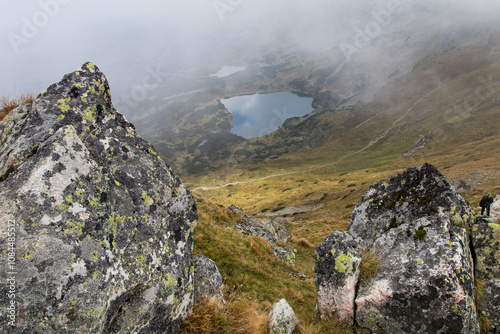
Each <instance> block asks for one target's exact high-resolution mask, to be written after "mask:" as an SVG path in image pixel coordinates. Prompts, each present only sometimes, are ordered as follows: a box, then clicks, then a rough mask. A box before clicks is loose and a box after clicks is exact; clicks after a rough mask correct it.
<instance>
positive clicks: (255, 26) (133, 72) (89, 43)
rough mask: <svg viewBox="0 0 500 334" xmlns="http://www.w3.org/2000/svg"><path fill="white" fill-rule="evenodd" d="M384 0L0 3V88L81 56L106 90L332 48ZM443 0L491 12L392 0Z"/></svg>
mask: <svg viewBox="0 0 500 334" xmlns="http://www.w3.org/2000/svg"><path fill="white" fill-rule="evenodd" d="M391 1H393V2H394V0H359V1H348V0H313V1H311V0H147V1H129V0H37V1H34V0H33V1H12V0H0V37H1V39H0V50H1V52H0V95H9V94H15V93H16V92H23V91H35V92H40V91H42V90H43V89H45V88H46V87H47V86H48V85H50V84H52V83H54V82H57V81H59V80H60V79H61V78H62V76H63V75H64V74H66V73H69V72H72V71H74V70H76V69H77V68H79V67H80V66H81V64H83V63H84V62H86V61H92V62H94V63H95V64H96V65H97V66H99V68H100V69H101V70H102V71H103V72H104V73H105V75H106V76H107V78H108V80H109V81H110V85H111V90H112V93H113V94H115V92H118V93H119V92H120V91H127V90H128V91H130V87H132V86H133V85H135V84H138V83H139V84H140V82H139V81H140V80H141V78H143V77H144V75H145V74H146V73H148V71H150V70H151V68H159V67H161V68H162V71H164V72H168V71H172V72H175V71H181V72H182V71H189V70H190V69H196V68H197V69H204V68H205V69H209V70H208V71H212V72H210V73H215V72H217V70H218V69H220V66H223V65H245V63H246V62H247V61H249V60H251V59H253V58H252V57H253V56H254V52H255V51H256V50H258V49H259V48H260V49H266V48H268V49H270V50H271V49H272V47H273V45H275V44H276V41H280V43H283V42H284V41H286V42H288V43H289V44H290V45H294V44H296V45H297V46H299V47H303V48H309V49H310V50H316V49H320V48H333V47H335V46H337V45H338V44H339V42H340V41H341V40H342V39H343V38H346V36H349V35H352V34H353V32H354V31H355V29H356V27H359V26H361V27H363V24H366V21H365V22H363V21H360V19H359V17H361V16H362V14H363V15H365V17H366V15H368V17H369V15H370V14H369V13H366V8H367V5H368V4H371V5H372V6H375V8H385V7H386V6H387V3H390V2H391ZM396 1H398V0H396ZM445 2H446V3H452V4H457V5H458V4H460V5H461V6H474V8H476V9H477V11H470V8H468V10H467V11H465V12H467V13H468V15H474V16H475V17H477V19H478V20H481V19H482V16H484V15H493V14H492V13H499V12H500V8H499V7H500V6H499V3H500V1H498V0H480V1H465V0H455V1H451V0H436V1H430V0H401V3H402V4H413V3H422V6H428V7H429V8H430V9H435V10H437V9H436V8H438V7H439V4H444V3H445ZM374 4H375V5H374ZM377 6H378V7H377ZM453 7H459V6H453ZM439 10H441V9H439ZM442 10H443V11H444V10H447V7H446V6H443V9H442ZM471 13H473V14H471ZM496 15H498V14H496ZM461 19H462V18H461V17H458V16H457V17H456V20H457V21H460V20H461ZM239 60H241V61H239ZM257 60H259V59H257ZM214 69H215V70H214ZM113 97H115V96H113Z"/></svg>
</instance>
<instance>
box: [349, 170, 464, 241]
mask: <svg viewBox="0 0 500 334" xmlns="http://www.w3.org/2000/svg"><path fill="white" fill-rule="evenodd" d="M472 215H473V212H472V208H471V207H470V205H469V203H467V201H466V200H465V199H464V198H463V197H462V196H461V195H460V194H459V193H458V192H457V191H456V190H455V189H454V187H453V186H451V184H450V183H449V182H448V181H447V180H446V179H445V178H444V177H443V175H442V174H441V173H439V171H438V170H437V169H436V168H435V167H434V166H432V165H430V164H425V165H423V166H422V167H420V168H410V169H408V170H406V171H405V172H403V173H402V174H397V175H394V176H391V177H390V178H388V179H387V180H385V181H383V182H378V183H376V184H374V185H372V186H371V187H370V190H368V192H367V193H366V194H365V195H363V197H362V198H361V200H360V201H359V203H358V205H357V206H356V208H355V209H354V211H353V213H352V215H351V217H350V219H349V225H348V231H349V232H350V233H351V234H352V235H356V236H359V237H361V238H363V240H365V241H366V242H367V243H368V244H369V245H370V244H372V243H373V242H375V240H376V239H377V238H378V237H379V236H380V234H381V233H384V232H385V231H388V230H390V229H391V228H395V227H398V226H401V225H403V224H405V223H407V222H412V221H415V220H417V219H419V218H423V217H430V216H438V217H441V218H442V219H448V220H450V221H451V222H452V223H453V224H455V225H459V226H464V227H465V226H466V225H468V224H471V223H472V218H471V217H472Z"/></svg>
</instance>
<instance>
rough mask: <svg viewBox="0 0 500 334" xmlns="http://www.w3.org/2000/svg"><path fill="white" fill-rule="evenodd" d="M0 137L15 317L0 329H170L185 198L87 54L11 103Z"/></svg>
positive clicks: (184, 299) (0, 284) (187, 248)
mask: <svg viewBox="0 0 500 334" xmlns="http://www.w3.org/2000/svg"><path fill="white" fill-rule="evenodd" d="M0 145H1V146H0V176H1V180H2V181H3V182H2V183H0V198H1V199H2V201H1V202H0V231H1V232H2V233H1V236H0V247H1V248H2V249H6V246H7V245H8V242H9V240H8V238H6V236H7V234H6V233H4V232H6V231H7V230H8V227H9V226H8V224H13V226H14V227H15V234H16V241H15V242H16V244H15V246H16V249H17V250H16V261H15V263H14V269H15V273H16V274H15V282H16V296H15V297H16V298H15V301H16V311H17V313H16V315H17V318H16V326H17V327H16V328H13V327H9V326H8V325H7V321H6V319H5V312H2V315H1V316H0V329H1V332H2V333H9V332H14V333H18V332H26V333H28V332H29V333H77V332H85V333H90V332H96V333H146V332H153V333H158V332H163V333H175V332H177V329H178V325H179V323H180V321H181V319H182V318H183V317H185V316H187V314H188V313H189V312H190V311H191V309H192V304H193V277H192V276H193V271H194V268H193V266H192V245H193V234H192V231H193V229H194V228H195V225H196V221H197V212H196V207H195V203H194V200H193V198H192V197H191V195H190V194H189V192H188V191H187V190H186V188H185V187H184V185H183V184H182V183H181V181H180V180H179V178H178V177H177V176H176V175H175V174H174V173H173V172H172V170H171V169H170V168H169V167H168V166H166V165H165V164H164V162H162V161H161V159H160V158H159V157H158V155H157V154H156V152H155V151H154V149H153V147H152V146H151V145H150V144H149V143H147V142H146V141H144V140H143V139H141V138H140V137H139V136H138V135H137V133H136V131H135V129H134V127H133V125H132V124H131V123H129V122H128V121H127V120H126V119H125V118H124V117H123V115H122V114H120V113H119V112H117V111H116V110H115V108H114V107H113V105H112V103H111V96H110V91H109V86H108V83H107V80H106V78H105V77H104V75H103V74H102V73H101V72H100V71H99V69H98V68H97V67H96V66H95V65H94V64H92V63H86V64H84V65H83V66H82V67H81V69H79V70H78V71H76V72H73V73H70V74H68V75H66V76H64V78H63V79H62V80H61V81H60V82H59V83H56V84H54V85H52V86H50V87H49V88H48V89H47V90H46V91H45V92H43V93H41V94H40V95H39V96H38V97H37V99H36V100H35V101H34V103H33V104H32V105H26V106H22V107H19V108H17V109H16V110H14V111H13V112H11V113H10V114H9V115H8V116H7V117H6V118H5V119H4V120H3V121H2V122H1V123H0ZM8 262H9V258H8V256H7V254H5V253H2V254H0V266H1V267H2V268H7V266H8ZM13 272H14V271H13ZM7 278H9V277H8V274H7V273H6V271H5V270H2V271H1V272H0V292H1V294H2V295H3V296H5V295H6V292H7V291H8V282H7V281H6V279H7ZM9 302H10V301H9V300H8V299H7V298H2V299H0V304H1V307H2V309H4V308H5V307H6V306H8V303H9Z"/></svg>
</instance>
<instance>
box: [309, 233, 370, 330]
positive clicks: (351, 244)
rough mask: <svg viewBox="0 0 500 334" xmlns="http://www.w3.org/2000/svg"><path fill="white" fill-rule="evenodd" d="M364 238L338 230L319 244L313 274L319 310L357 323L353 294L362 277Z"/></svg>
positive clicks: (319, 313)
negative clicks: (360, 266) (354, 236)
mask: <svg viewBox="0 0 500 334" xmlns="http://www.w3.org/2000/svg"><path fill="white" fill-rule="evenodd" d="M362 252H363V241H362V240H361V239H359V238H353V237H352V236H351V235H350V234H349V233H348V232H344V231H335V232H332V233H330V234H329V235H328V237H327V238H326V240H325V241H324V242H323V243H322V244H321V245H319V246H318V247H317V248H316V254H315V260H316V265H315V267H314V277H315V282H316V289H317V293H318V297H317V302H316V311H317V313H318V315H320V317H322V318H326V317H330V316H334V317H336V318H337V319H339V320H340V321H342V322H345V323H347V324H350V325H353V324H354V307H355V304H354V298H355V296H356V294H355V292H356V285H357V284H358V281H359V273H360V271H359V265H360V264H361V257H362Z"/></svg>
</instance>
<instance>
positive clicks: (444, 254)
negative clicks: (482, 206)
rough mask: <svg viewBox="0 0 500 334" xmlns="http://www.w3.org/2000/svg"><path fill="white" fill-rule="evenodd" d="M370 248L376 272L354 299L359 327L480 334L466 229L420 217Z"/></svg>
mask: <svg viewBox="0 0 500 334" xmlns="http://www.w3.org/2000/svg"><path fill="white" fill-rule="evenodd" d="M418 231H424V232H420V234H416V233H417V232H418ZM424 233H425V235H424ZM373 248H374V249H377V250H378V255H379V258H380V265H379V272H378V274H377V275H376V277H375V278H374V279H373V280H371V281H368V282H366V281H363V282H361V283H360V285H359V291H358V293H357V296H356V307H357V310H356V321H357V322H358V324H359V325H360V326H361V327H363V328H367V329H369V330H370V331H371V332H373V333H443V332H444V333H479V327H478V322H477V317H476V309H475V303H474V292H473V286H474V277H473V274H472V270H473V269H472V268H473V265H472V257H471V254H470V251H469V247H468V236H467V233H466V231H465V230H464V229H462V228H459V227H456V226H454V225H452V224H451V223H449V222H448V221H443V220H442V219H441V218H439V217H424V218H420V219H418V220H415V221H412V222H409V223H406V224H403V225H401V226H399V227H397V228H393V229H391V230H390V231H388V232H387V233H385V234H383V235H381V236H380V237H379V238H378V239H377V240H376V241H375V244H374V246H373Z"/></svg>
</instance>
